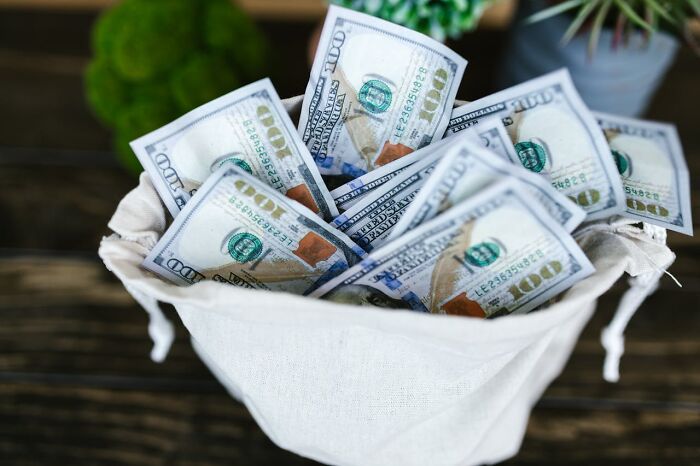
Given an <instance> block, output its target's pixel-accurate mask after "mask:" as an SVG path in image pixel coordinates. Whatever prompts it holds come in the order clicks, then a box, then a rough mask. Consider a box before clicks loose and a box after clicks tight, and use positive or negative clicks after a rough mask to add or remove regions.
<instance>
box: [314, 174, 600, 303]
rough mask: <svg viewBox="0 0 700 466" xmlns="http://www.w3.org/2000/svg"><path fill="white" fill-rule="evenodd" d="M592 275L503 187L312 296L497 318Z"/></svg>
mask: <svg viewBox="0 0 700 466" xmlns="http://www.w3.org/2000/svg"><path fill="white" fill-rule="evenodd" d="M593 270H594V269H593V266H592V265H591V263H590V262H589V260H588V259H587V258H586V256H585V254H584V253H583V252H582V251H581V249H580V248H579V247H578V245H577V244H576V242H575V241H574V240H573V239H572V238H571V236H570V235H569V234H568V233H567V232H566V231H564V230H563V229H562V228H561V226H559V225H558V224H557V223H556V222H555V221H554V220H553V219H552V218H551V217H550V215H549V214H548V213H547V212H546V211H545V210H544V209H542V207H540V205H539V202H537V201H536V200H535V199H533V198H532V196H531V195H530V194H529V192H527V191H525V190H523V189H522V188H520V187H519V186H517V185H513V186H510V185H509V184H508V183H507V182H503V183H498V184H496V185H494V186H491V187H490V188H488V189H486V190H485V191H482V192H481V193H480V194H478V195H476V196H474V197H473V198H471V199H469V200H468V201H466V202H462V203H460V204H457V205H456V206H455V207H454V208H452V209H450V210H447V211H446V212H444V213H443V214H441V215H439V216H438V217H436V218H434V219H433V220H431V221H430V222H428V223H425V224H423V225H421V226H419V227H418V228H416V229H415V230H412V231H410V232H408V233H406V234H405V235H404V236H402V237H401V238H400V239H399V240H396V241H393V242H390V243H387V244H386V245H385V246H384V247H382V248H379V249H377V250H376V251H373V252H372V253H371V254H370V255H369V256H367V257H366V258H365V259H364V260H362V261H361V262H360V263H359V264H357V265H356V266H354V267H352V268H351V269H349V270H347V271H346V272H344V273H343V274H341V275H339V276H338V277H336V278H334V279H333V280H330V281H329V282H327V283H325V284H324V285H322V286H321V287H319V288H317V289H316V290H314V291H313V292H312V293H311V294H310V296H314V297H324V298H326V299H330V300H333V301H341V302H342V301H350V302H358V301H359V303H361V304H366V303H369V304H377V303H393V302H396V301H398V300H403V301H404V302H406V303H408V305H409V306H410V307H411V308H412V309H414V310H416V311H422V312H430V313H438V314H457V315H467V316H475V317H496V316H500V315H505V314H510V313H513V312H518V313H521V312H527V311H530V310H532V309H534V308H536V307H537V306H539V305H540V304H542V303H544V302H545V301H547V300H549V299H551V298H552V297H554V296H556V295H557V294H558V293H560V292H562V291H564V290H565V289H567V288H569V287H570V286H572V285H573V284H574V283H576V282H577V281H579V280H581V279H582V278H584V277H586V276H588V275H589V274H591V273H592V272H593Z"/></svg>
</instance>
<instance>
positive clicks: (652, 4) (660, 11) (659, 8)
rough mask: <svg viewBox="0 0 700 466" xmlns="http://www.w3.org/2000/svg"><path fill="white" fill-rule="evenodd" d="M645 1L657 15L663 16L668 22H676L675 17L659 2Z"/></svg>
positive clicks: (654, 0)
mask: <svg viewBox="0 0 700 466" xmlns="http://www.w3.org/2000/svg"><path fill="white" fill-rule="evenodd" d="M645 3H646V5H647V6H648V7H649V8H650V9H651V10H654V11H655V12H656V13H657V14H658V15H659V16H661V17H662V18H664V19H665V20H666V21H668V22H669V23H672V24H677V23H676V19H675V18H674V17H673V16H671V15H670V14H669V12H668V11H666V8H664V7H663V6H661V4H660V3H659V2H657V1H656V0H645Z"/></svg>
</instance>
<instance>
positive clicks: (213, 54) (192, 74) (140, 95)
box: [85, 0, 268, 173]
mask: <svg viewBox="0 0 700 466" xmlns="http://www.w3.org/2000/svg"><path fill="white" fill-rule="evenodd" d="M92 48H93V53H94V56H93V59H92V61H91V62H90V65H89V66H88V68H87V70H86V75H85V86H86V93H87V99H88V102H89V104H90V106H91V108H92V110H93V111H94V113H95V115H96V116H97V117H98V118H99V119H100V121H101V122H102V123H103V124H104V125H105V126H107V127H108V128H110V129H112V131H113V135H114V146H115V149H116V152H117V155H118V157H119V159H120V161H121V162H122V164H123V165H124V166H125V167H126V168H128V169H129V170H131V171H133V172H134V173H139V172H141V170H142V168H141V165H140V164H139V162H138V160H137V159H136V157H135V156H134V154H133V152H132V151H131V149H130V148H129V141H131V140H133V139H136V138H137V137H139V136H142V135H144V134H146V133H148V132H150V131H152V130H154V129H157V128H158V127H160V126H163V125H164V124H166V123H168V122H170V121H172V120H173V119H175V118H177V117H178V116H180V115H182V114H183V113H186V112H187V111H189V110H191V109H193V108H195V107H197V106H199V105H201V104H203V103H205V102H208V101H210V100H212V99H214V98H216V97H218V96H220V95H222V94H225V93H227V92H229V91H232V90H234V89H236V88H237V87H240V86H242V85H244V84H247V83H249V82H251V81H254V80H256V79H258V78H261V77H263V76H265V75H266V74H267V71H268V70H267V69H266V64H267V62H268V60H267V58H266V56H267V49H268V47H267V45H266V43H265V40H264V37H263V35H262V34H261V32H260V31H259V30H258V28H257V27H256V25H255V24H254V23H253V21H252V20H251V19H250V18H249V17H248V16H247V15H246V13H245V12H243V11H242V10H241V9H240V8H238V7H237V6H236V5H234V4H232V3H231V2H230V1H229V0H124V1H122V2H120V3H118V4H117V5H115V6H114V7H112V8H111V9H109V10H106V11H105V12H103V13H102V15H101V16H100V17H99V19H98V20H97V22H96V23H95V26H94V29H93V33H92Z"/></svg>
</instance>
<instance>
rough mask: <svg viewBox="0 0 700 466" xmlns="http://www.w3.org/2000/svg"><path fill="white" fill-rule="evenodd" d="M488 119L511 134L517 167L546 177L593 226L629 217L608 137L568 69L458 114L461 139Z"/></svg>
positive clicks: (454, 125) (453, 126) (455, 125)
mask: <svg viewBox="0 0 700 466" xmlns="http://www.w3.org/2000/svg"><path fill="white" fill-rule="evenodd" d="M488 116H498V117H500V118H501V119H502V121H503V124H504V125H505V127H506V129H507V130H508V134H509V135H510V138H511V140H512V141H513V144H514V145H515V152H516V153H517V158H515V159H513V160H512V161H513V163H518V164H522V165H523V166H524V167H525V168H527V169H528V170H531V171H533V172H535V173H539V174H541V175H545V176H546V177H547V178H548V179H549V181H550V182H551V183H552V186H554V187H555V188H556V189H558V190H559V191H561V192H563V193H564V194H566V195H567V196H569V197H570V198H571V199H572V200H573V201H574V202H576V203H577V204H578V205H579V206H580V207H581V208H583V210H585V211H586V214H587V219H588V220H593V219H598V218H603V217H608V216H610V215H614V214H620V213H622V212H623V211H624V206H625V196H624V193H623V190H622V183H621V182H620V179H619V176H618V175H617V169H616V168H615V163H614V162H613V160H612V159H611V158H610V149H609V148H608V145H607V143H606V141H605V136H604V135H603V134H602V132H601V131H600V128H598V127H597V124H596V121H595V118H593V115H592V114H591V113H590V111H589V110H588V109H587V108H586V106H585V105H584V103H583V101H582V100H581V97H580V96H579V95H578V93H577V92H576V89H575V88H574V85H573V83H572V81H571V76H570V75H569V72H568V71H567V70H566V69H562V70H559V71H556V72H554V73H550V74H547V75H544V76H542V77H539V78H536V79H533V80H531V81H527V82H525V83H522V84H519V85H517V86H514V87H511V88H509V89H506V90H503V91H500V92H497V93H496V94H493V95H490V96H488V97H485V98H483V99H479V100H477V101H474V102H471V103H469V104H466V105H464V106H461V107H458V108H456V109H455V110H454V111H453V112H452V118H451V119H450V124H449V126H448V128H447V133H448V134H451V133H455V132H458V131H460V130H462V129H463V128H466V127H469V126H474V125H477V124H479V122H480V121H481V120H482V119H484V118H486V117H488Z"/></svg>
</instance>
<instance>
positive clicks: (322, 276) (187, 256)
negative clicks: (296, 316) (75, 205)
mask: <svg viewBox="0 0 700 466" xmlns="http://www.w3.org/2000/svg"><path fill="white" fill-rule="evenodd" d="M364 255H365V252H364V251H363V250H362V249H360V248H359V247H358V246H357V245H356V244H354V243H353V242H352V241H351V240H350V239H349V238H348V237H347V236H345V235H344V234H343V233H340V232H339V231H337V230H335V229H333V228H332V227H330V226H329V225H328V224H327V223H326V222H324V221H323V220H321V219H320V218H319V217H318V216H317V215H315V214H314V213H313V212H312V211H311V210H309V209H307V208H306V207H304V206H302V205H300V204H298V203H295V202H293V201H291V200H289V199H288V198H286V197H284V196H282V195H281V194H280V193H278V192H277V191H276V190H274V189H272V188H271V187H269V186H268V185H266V184H263V183H262V182H261V181H260V180H258V179H256V178H254V177H252V176H251V175H248V174H247V173H245V172H244V171H243V170H241V169H240V168H238V167H234V166H225V167H222V168H220V169H219V170H218V171H216V172H215V173H214V174H212V175H211V176H210V177H209V178H208V179H207V181H206V182H205V183H204V185H202V187H201V188H200V189H199V191H197V193H196V194H195V195H194V196H193V197H192V199H191V200H190V202H188V203H187V205H186V206H185V208H184V209H183V210H182V212H181V213H180V215H178V216H177V217H176V218H175V221H174V222H173V224H172V225H171V226H170V228H168V230H167V231H166V232H165V235H163V237H162V238H161V239H160V241H158V243H157V244H156V246H155V247H154V248H153V250H152V251H151V252H150V254H149V255H148V257H146V259H145V260H144V262H143V266H144V267H145V268H146V269H148V270H151V271H152V272H155V273H156V274H158V275H160V276H161V277H163V278H166V279H168V280H170V281H172V282H173V283H176V284H179V285H191V284H194V283H197V282H200V281H202V280H214V281H218V282H221V283H229V284H232V285H237V286H242V287H245V288H253V289H262V290H273V291H287V292H291V293H297V294H305V293H309V292H310V291H311V290H313V289H315V288H316V287H317V286H319V285H320V284H322V283H324V282H326V281H328V280H330V279H331V278H333V277H335V276H336V275H338V274H340V273H342V272H343V271H345V270H347V269H348V268H349V267H350V266H352V265H354V264H356V263H358V262H359V260H360V258H361V257H362V256H364Z"/></svg>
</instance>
